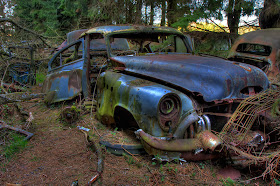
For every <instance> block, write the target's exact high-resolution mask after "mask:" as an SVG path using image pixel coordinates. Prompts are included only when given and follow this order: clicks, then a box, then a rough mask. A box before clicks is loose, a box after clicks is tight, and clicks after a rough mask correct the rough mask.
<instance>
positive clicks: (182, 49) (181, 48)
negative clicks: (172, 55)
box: [175, 37, 188, 53]
mask: <svg viewBox="0 0 280 186" xmlns="http://www.w3.org/2000/svg"><path fill="white" fill-rule="evenodd" d="M175 43H176V52H178V53H187V52H188V50H187V48H186V46H185V43H184V41H183V40H182V39H181V38H180V37H175Z"/></svg>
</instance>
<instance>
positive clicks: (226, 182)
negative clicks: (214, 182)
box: [223, 178, 236, 186]
mask: <svg viewBox="0 0 280 186" xmlns="http://www.w3.org/2000/svg"><path fill="white" fill-rule="evenodd" d="M223 184H224V186H235V185H236V183H235V182H234V181H233V180H232V179H231V178H227V179H225V180H224V182H223Z"/></svg>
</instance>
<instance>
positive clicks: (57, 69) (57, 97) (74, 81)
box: [43, 39, 85, 103]
mask: <svg viewBox="0 0 280 186" xmlns="http://www.w3.org/2000/svg"><path fill="white" fill-rule="evenodd" d="M84 61H85V52H84V40H83V39H80V40H77V41H75V42H74V43H72V44H70V45H68V46H66V47H65V48H63V49H61V50H60V51H58V52H57V53H56V54H55V55H54V56H53V57H52V59H51V60H50V61H49V63H48V75H47V77H46V80H45V81H44V84H43V92H44V93H46V94H47V96H46V102H49V103H53V102H58V101H63V100H70V99H72V98H74V97H76V96H78V95H79V94H80V93H81V92H82V79H83V67H84Z"/></svg>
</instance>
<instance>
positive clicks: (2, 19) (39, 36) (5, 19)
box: [0, 18, 52, 48]
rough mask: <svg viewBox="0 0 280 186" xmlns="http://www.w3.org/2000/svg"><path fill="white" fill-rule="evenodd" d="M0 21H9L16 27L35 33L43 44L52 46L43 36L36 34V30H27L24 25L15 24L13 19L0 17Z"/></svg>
mask: <svg viewBox="0 0 280 186" xmlns="http://www.w3.org/2000/svg"><path fill="white" fill-rule="evenodd" d="M1 22H10V23H12V24H13V25H15V26H16V27H18V28H20V29H22V30H24V31H26V32H29V33H31V34H34V35H36V36H37V37H38V38H39V39H40V40H41V41H42V42H43V43H44V44H45V45H47V46H48V47H50V48H52V47H51V46H50V45H49V44H48V43H47V42H46V41H45V38H46V37H44V36H42V35H40V34H37V33H36V32H34V31H32V30H29V29H27V28H25V27H22V26H21V25H19V24H17V23H16V22H15V21H13V20H12V19H9V18H0V23H1Z"/></svg>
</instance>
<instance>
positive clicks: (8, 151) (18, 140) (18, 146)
mask: <svg viewBox="0 0 280 186" xmlns="http://www.w3.org/2000/svg"><path fill="white" fill-rule="evenodd" d="M11 139H12V140H11V141H10V144H9V145H7V146H5V147H4V153H3V154H4V156H5V157H6V158H7V159H9V158H11V157H13V156H14V155H15V154H16V153H18V152H20V151H21V150H23V149H24V148H25V147H26V145H27V141H26V140H25V137H24V136H22V135H19V134H16V133H13V134H12V135H11Z"/></svg>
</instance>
